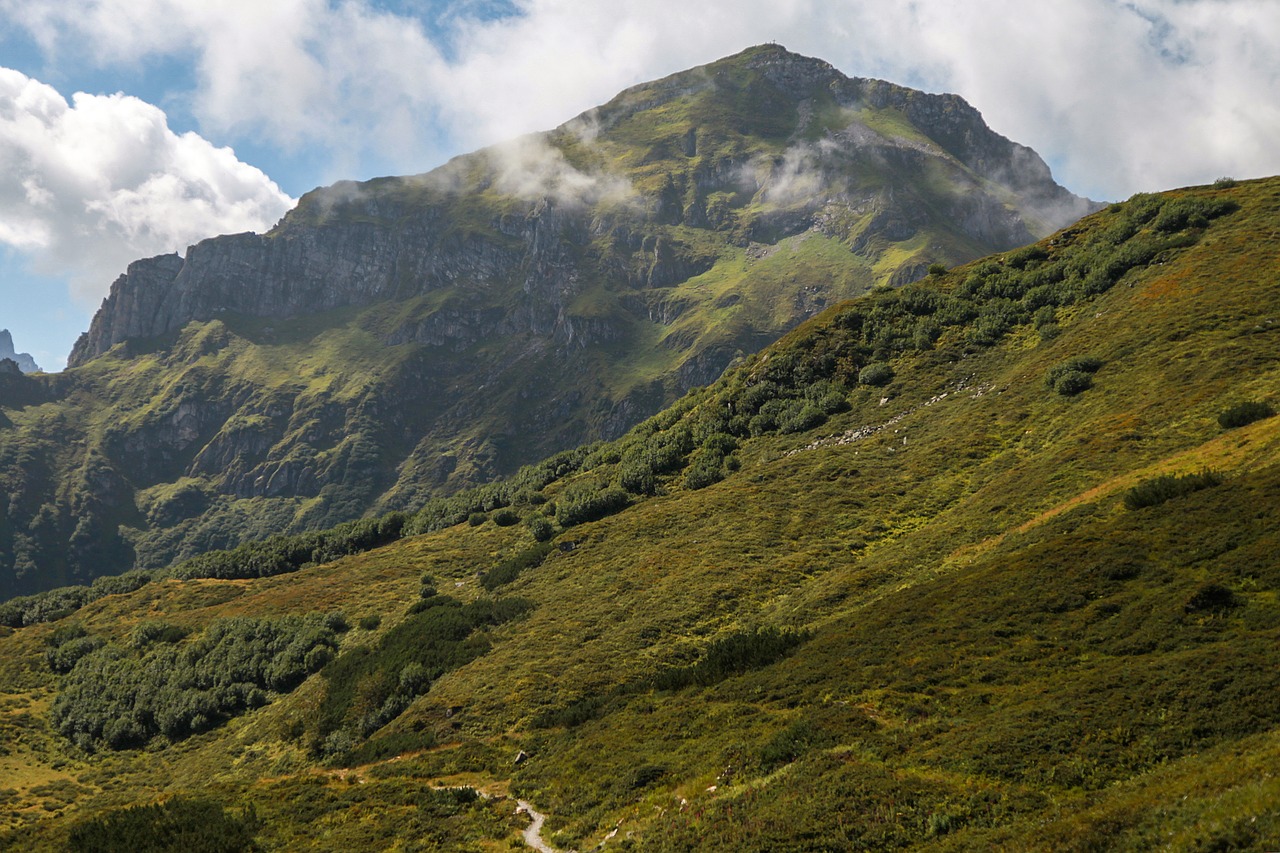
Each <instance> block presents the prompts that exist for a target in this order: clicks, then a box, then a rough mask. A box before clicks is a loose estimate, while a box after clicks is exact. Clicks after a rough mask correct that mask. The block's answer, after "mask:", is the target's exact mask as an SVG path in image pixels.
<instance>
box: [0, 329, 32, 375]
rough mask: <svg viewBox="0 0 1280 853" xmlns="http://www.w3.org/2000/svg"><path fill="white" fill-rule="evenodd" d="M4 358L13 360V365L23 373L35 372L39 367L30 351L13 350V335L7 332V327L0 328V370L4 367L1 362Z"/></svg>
mask: <svg viewBox="0 0 1280 853" xmlns="http://www.w3.org/2000/svg"><path fill="white" fill-rule="evenodd" d="M6 359H7V360H9V361H11V362H13V367H14V368H16V369H17V370H19V371H21V372H23V373H35V372H36V371H37V370H39V369H40V366H39V365H38V364H36V360H35V359H34V358H32V357H31V353H27V352H16V351H14V348H13V335H11V334H9V330H8V329H0V371H3V370H4V369H5V367H4V365H3V362H4V361H5V360H6ZM10 369H11V370H12V369H13V368H10Z"/></svg>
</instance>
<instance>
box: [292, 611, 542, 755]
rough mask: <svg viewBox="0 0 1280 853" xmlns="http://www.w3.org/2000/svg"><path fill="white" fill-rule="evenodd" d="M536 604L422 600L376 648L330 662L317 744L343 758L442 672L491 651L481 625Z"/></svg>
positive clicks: (354, 651) (323, 751)
mask: <svg viewBox="0 0 1280 853" xmlns="http://www.w3.org/2000/svg"><path fill="white" fill-rule="evenodd" d="M531 607H532V605H531V604H530V603H529V602H528V601H526V600H524V599H520V598H505V599H498V600H480V601H473V602H471V603H469V604H463V603H462V602H461V601H458V600H457V599H454V598H451V597H450V596H447V595H436V596H433V597H432V598H429V599H424V600H422V601H420V602H418V604H417V605H415V606H414V608H412V609H411V610H410V613H409V615H408V616H406V617H405V618H404V619H403V620H401V621H400V622H399V623H398V624H397V625H395V626H394V627H393V628H391V629H390V630H388V631H387V632H386V633H385V634H383V635H382V636H381V637H379V638H378V643H377V645H376V646H374V647H364V646H362V647H358V648H354V649H351V650H350V651H348V652H345V653H344V654H342V655H341V656H339V657H338V658H336V659H335V660H334V661H333V662H332V663H330V664H329V665H328V666H327V667H325V669H324V679H325V685H326V687H325V694H324V699H323V700H322V702H321V706H320V712H319V718H318V720H317V721H316V729H315V731H314V732H313V748H314V750H315V751H316V752H318V753H321V754H324V755H326V756H329V757H331V758H335V759H338V760H345V757H346V756H348V754H351V753H352V751H353V750H355V749H358V747H359V744H360V742H361V741H362V740H364V739H366V738H368V737H369V736H370V735H372V734H373V733H374V732H376V731H378V730H379V729H380V728H382V727H383V726H385V725H386V724H387V723H389V722H391V721H392V720H394V719H395V718H396V717H398V716H399V715H400V714H401V713H403V711H404V709H405V708H407V707H409V704H410V703H411V702H412V701H413V700H414V698H416V697H417V696H420V695H422V694H423V693H426V692H427V691H428V690H429V689H430V688H431V684H432V683H433V682H434V681H435V680H436V679H438V678H439V677H440V676H441V675H444V673H446V672H448V671H450V670H452V669H456V668H458V667H460V666H462V665H463V664H466V663H467V662H469V661H471V660H474V659H475V658H477V657H479V656H480V655H482V654H484V653H485V652H487V651H488V650H489V642H488V640H487V639H486V638H485V637H484V636H483V635H482V634H480V633H478V629H481V628H484V627H487V626H493V625H501V624H502V623H504V622H508V621H510V620H512V619H515V618H516V617H518V616H521V615H523V614H524V613H526V612H528V610H530V609H531Z"/></svg>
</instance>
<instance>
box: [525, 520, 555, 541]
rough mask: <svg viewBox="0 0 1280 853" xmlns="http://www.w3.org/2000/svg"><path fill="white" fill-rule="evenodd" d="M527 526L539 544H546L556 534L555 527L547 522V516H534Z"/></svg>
mask: <svg viewBox="0 0 1280 853" xmlns="http://www.w3.org/2000/svg"><path fill="white" fill-rule="evenodd" d="M526 524H527V525H528V527H529V532H530V533H532V534H533V538H534V540H535V541H538V542H546V541H547V540H548V539H550V538H551V537H552V536H554V535H555V533H556V529H555V526H554V525H552V523H551V522H550V521H548V520H547V517H546V516H545V515H532V516H530V517H529V520H528V521H527V522H526Z"/></svg>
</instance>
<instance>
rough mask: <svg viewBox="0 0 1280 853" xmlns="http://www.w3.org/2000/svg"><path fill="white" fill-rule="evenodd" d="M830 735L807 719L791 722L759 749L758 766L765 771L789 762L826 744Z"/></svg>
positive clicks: (828, 743)
mask: <svg viewBox="0 0 1280 853" xmlns="http://www.w3.org/2000/svg"><path fill="white" fill-rule="evenodd" d="M830 743H831V737H830V735H828V734H827V733H826V732H823V731H822V730H820V729H818V728H816V727H814V725H813V724H812V723H810V722H809V721H808V720H800V721H798V722H795V723H792V724H791V725H790V726H788V727H787V728H785V729H783V730H782V731H780V732H778V734H776V735H774V737H773V739H772V740H770V741H769V742H768V743H766V744H765V745H764V747H763V748H762V749H761V750H760V766H761V767H762V768H764V769H765V770H766V771H769V770H774V769H775V768H778V767H781V766H782V765H784V764H790V763H791V762H793V761H795V760H796V759H797V758H801V757H802V756H804V754H805V753H807V752H809V751H810V750H812V749H815V748H821V747H824V746H828V745H830Z"/></svg>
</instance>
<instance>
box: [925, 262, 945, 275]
mask: <svg viewBox="0 0 1280 853" xmlns="http://www.w3.org/2000/svg"><path fill="white" fill-rule="evenodd" d="M946 274H947V265H946V264H929V275H932V276H940V275H946Z"/></svg>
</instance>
